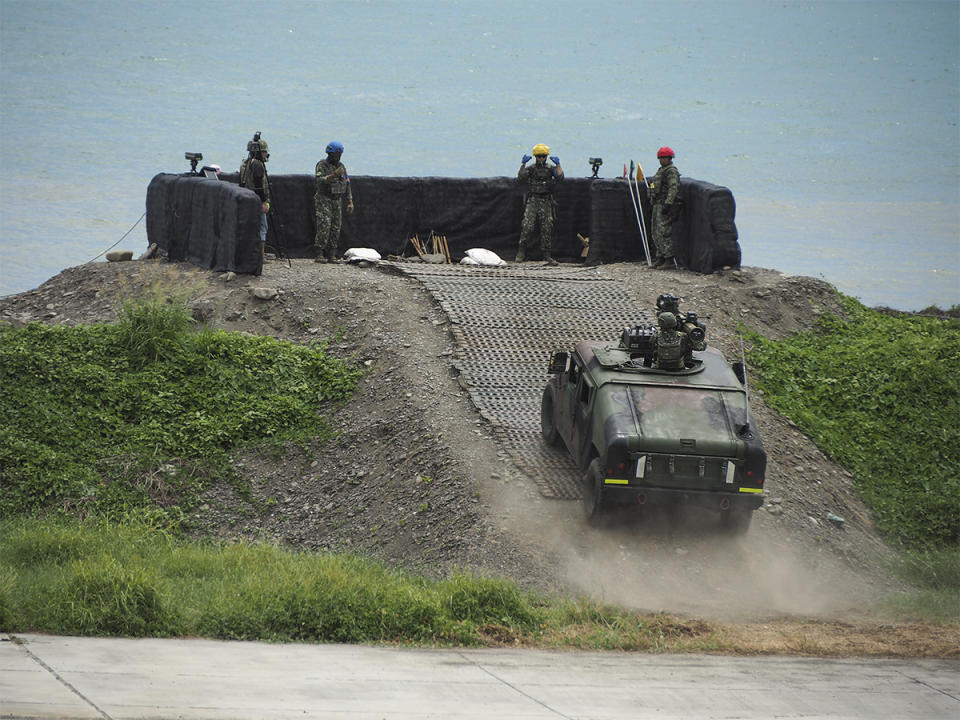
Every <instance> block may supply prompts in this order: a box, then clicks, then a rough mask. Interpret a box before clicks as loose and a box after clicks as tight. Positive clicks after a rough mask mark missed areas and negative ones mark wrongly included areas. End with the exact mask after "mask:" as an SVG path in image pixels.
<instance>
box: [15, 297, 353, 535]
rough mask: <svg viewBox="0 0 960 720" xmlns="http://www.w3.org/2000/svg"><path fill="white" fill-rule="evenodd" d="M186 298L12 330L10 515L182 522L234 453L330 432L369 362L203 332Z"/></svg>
mask: <svg viewBox="0 0 960 720" xmlns="http://www.w3.org/2000/svg"><path fill="white" fill-rule="evenodd" d="M192 324H193V323H192V319H191V317H190V315H189V312H188V310H187V308H186V306H185V304H184V303H182V302H164V301H151V302H141V303H127V304H126V305H125V306H124V307H123V311H122V312H121V316H120V321H119V322H118V323H116V324H114V325H97V326H91V327H74V328H71V327H66V326H56V327H51V326H47V325H43V324H40V323H32V324H30V325H28V326H26V327H24V328H13V327H9V326H0V387H2V388H3V390H2V399H0V470H2V473H3V483H2V486H0V517H7V516H11V515H17V514H21V513H39V512H64V513H67V514H72V515H77V516H89V515H95V516H105V517H112V518H115V519H119V518H129V517H138V518H141V519H147V520H148V521H149V522H151V523H154V524H157V525H159V526H167V527H171V526H175V525H176V524H177V523H178V522H180V519H181V518H182V513H183V510H184V509H185V508H186V507H188V506H189V504H190V503H191V502H193V501H194V500H195V499H196V496H197V493H198V491H199V490H200V489H201V488H202V487H203V486H204V485H205V484H207V483H210V482H221V481H231V480H232V478H231V473H230V471H229V469H228V464H227V462H226V460H227V457H228V453H229V452H230V451H232V450H235V449H237V448H242V447H249V446H253V445H257V444H262V443H265V442H270V443H274V444H280V443H283V442H298V441H305V440H307V439H309V438H314V437H319V438H323V437H324V436H325V435H326V434H327V433H328V432H329V431H328V428H327V424H326V423H325V421H324V419H323V417H322V415H321V412H320V411H321V409H322V408H323V407H324V406H328V405H330V404H335V403H339V402H342V401H344V400H345V399H346V398H348V397H349V395H350V393H351V391H352V389H353V386H354V383H355V381H356V379H357V377H358V376H359V371H357V370H356V369H354V368H352V367H350V366H348V365H346V364H345V363H343V362H342V361H339V360H336V359H334V358H332V357H330V356H329V355H327V354H326V353H325V352H324V348H323V346H319V347H301V346H297V345H293V344H290V343H284V342H280V341H278V340H274V339H273V338H269V337H247V336H243V335H240V334H238V333H228V332H222V331H214V330H209V329H203V330H199V331H193V330H192Z"/></svg>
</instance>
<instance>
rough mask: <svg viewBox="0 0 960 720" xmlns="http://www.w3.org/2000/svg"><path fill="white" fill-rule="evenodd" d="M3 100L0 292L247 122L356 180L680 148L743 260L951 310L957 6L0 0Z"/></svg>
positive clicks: (134, 239)
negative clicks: (717, 201)
mask: <svg viewBox="0 0 960 720" xmlns="http://www.w3.org/2000/svg"><path fill="white" fill-rule="evenodd" d="M0 90H2V100H0V102H2V106H0V118H2V128H0V130H2V135H0V140H2V142H3V147H4V151H3V153H2V158H3V160H2V172H0V198H2V201H0V295H3V294H9V293H14V292H20V291H23V290H26V289H29V288H32V287H35V286H37V285H38V284H40V283H42V282H43V281H44V280H46V279H47V278H49V277H51V276H53V275H55V274H56V273H57V272H59V271H60V270H62V269H63V268H65V267H70V266H73V265H78V264H81V263H84V262H86V261H89V260H91V259H94V258H98V257H100V260H102V257H101V254H102V253H103V252H104V251H105V250H106V249H108V248H109V247H111V246H113V245H115V244H116V245H117V247H119V248H126V249H133V250H134V251H135V252H136V253H139V252H140V251H142V250H143V249H145V248H146V245H147V242H146V231H145V228H144V225H145V223H144V221H143V220H140V218H141V216H142V214H143V213H144V210H145V197H146V188H147V185H148V183H149V182H150V179H151V178H152V177H153V176H154V175H155V174H157V173H159V172H183V171H186V170H188V169H189V165H188V163H187V161H186V160H185V159H184V152H187V151H190V152H202V153H203V158H204V159H203V163H204V164H209V163H216V164H219V165H221V166H222V167H223V168H224V169H225V170H235V169H236V168H237V167H238V166H239V163H240V161H241V159H242V158H243V157H244V155H245V147H246V142H247V140H249V139H250V137H251V136H252V134H253V132H254V131H255V130H261V131H262V132H263V137H264V139H266V140H267V141H268V142H269V143H270V152H271V160H270V165H269V169H270V170H271V172H272V173H274V174H284V173H310V172H312V169H313V166H314V164H315V163H316V161H317V160H318V159H320V158H321V157H323V155H324V152H323V150H324V147H325V146H326V144H327V143H328V142H330V141H331V140H339V141H340V142H342V143H343V144H344V145H345V147H346V150H345V152H344V155H343V159H344V162H345V163H346V165H347V167H348V168H349V170H350V172H351V173H352V174H354V175H397V176H453V177H487V176H502V175H508V176H512V175H514V174H515V173H516V170H517V168H518V167H519V165H520V157H521V156H522V155H523V154H525V153H529V152H530V148H531V147H532V146H533V145H534V144H535V143H539V142H543V143H546V144H548V145H549V146H550V147H551V153H552V154H555V155H558V156H559V157H560V159H561V162H562V164H563V166H564V168H565V170H566V173H567V174H568V175H570V176H576V175H582V176H586V175H589V174H590V168H589V165H588V163H587V159H588V158H589V157H602V158H603V163H604V164H603V166H602V167H601V171H600V175H601V177H614V176H619V175H621V174H622V172H623V166H624V165H629V163H630V162H631V161H634V162H638V163H640V164H641V166H642V167H643V168H644V170H645V172H646V173H647V174H652V172H653V171H654V170H655V169H656V167H657V161H656V158H655V154H656V150H657V148H658V147H660V146H661V145H670V146H671V147H673V148H674V150H675V151H676V153H677V158H676V162H677V166H678V167H679V169H680V171H681V173H682V174H683V175H685V176H687V177H692V178H697V179H701V180H707V181H710V182H713V183H716V184H719V185H724V186H726V187H729V188H730V189H731V190H732V192H733V194H734V196H735V198H736V199H737V217H736V222H737V227H738V230H739V233H740V243H741V247H742V250H743V263H744V264H745V265H758V266H763V267H771V268H776V269H778V270H781V271H783V272H785V273H788V274H804V275H812V276H816V277H822V278H823V279H825V280H827V281H829V282H831V283H833V284H834V285H836V286H837V287H838V288H839V289H840V290H841V291H843V292H846V293H848V294H851V295H854V296H856V297H859V298H860V299H861V300H862V301H863V302H865V303H867V304H870V305H888V306H892V307H896V308H900V309H920V308H923V307H926V306H928V305H930V304H938V305H940V306H941V307H948V306H951V305H954V304H958V303H960V132H958V121H960V3H958V2H957V1H956V0H945V1H942V2H940V1H936V2H933V1H927V2H923V1H919V2H918V1H915V0H913V1H910V2H878V1H862V2H857V1H853V0H835V1H820V2H792V1H783V0H781V1H779V2H767V1H765V0H764V1H755V0H724V1H723V2H720V1H719V0H717V1H715V2H714V1H706V0H690V1H686V2H685V1H683V0H674V1H673V2H669V3H664V2H646V1H638V0H632V1H630V2H618V1H613V0H591V2H589V3H587V2H572V1H567V0H554V1H553V2H539V1H533V2H516V1H515V0H490V1H484V0H474V1H472V2H458V1H456V0H406V1H401V0H338V1H337V2H301V1H298V2H294V1H292V0H274V2H269V3H266V2H256V3H254V2H246V1H244V0H233V1H231V2H223V1H220V0H207V1H204V0H173V1H169V2H163V3H159V2H147V1H146V0H140V1H136V0H134V1H132V2H131V1H130V0H123V1H120V0H69V1H60V0H22V1H21V0H0ZM356 200H357V211H358V212H362V211H363V198H362V197H358V198H357V199H356ZM138 221H139V222H138ZM131 228H132V230H131ZM128 232H129V234H127V233H128ZM124 236H125V237H124ZM121 238H122V239H121Z"/></svg>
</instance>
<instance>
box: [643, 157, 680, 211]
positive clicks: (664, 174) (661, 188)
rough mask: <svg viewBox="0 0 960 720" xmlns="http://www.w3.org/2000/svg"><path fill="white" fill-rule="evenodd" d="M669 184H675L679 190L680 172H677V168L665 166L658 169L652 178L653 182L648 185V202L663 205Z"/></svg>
mask: <svg viewBox="0 0 960 720" xmlns="http://www.w3.org/2000/svg"><path fill="white" fill-rule="evenodd" d="M671 183H675V184H676V186H677V189H678V190H679V186H680V171H679V170H677V166H676V165H667V166H666V167H662V168H659V169H658V170H657V172H656V174H655V175H654V176H653V181H652V182H651V183H650V192H651V197H650V201H651V202H652V203H654V204H658V203H659V204H662V203H665V202H666V201H667V193H668V192H669V190H670V185H671Z"/></svg>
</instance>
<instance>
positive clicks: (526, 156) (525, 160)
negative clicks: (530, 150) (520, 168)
mask: <svg viewBox="0 0 960 720" xmlns="http://www.w3.org/2000/svg"><path fill="white" fill-rule="evenodd" d="M530 160H532V157H531V156H530V155H524V156H523V158H521V160H520V164H521V165H526V164H527V163H528V162H530Z"/></svg>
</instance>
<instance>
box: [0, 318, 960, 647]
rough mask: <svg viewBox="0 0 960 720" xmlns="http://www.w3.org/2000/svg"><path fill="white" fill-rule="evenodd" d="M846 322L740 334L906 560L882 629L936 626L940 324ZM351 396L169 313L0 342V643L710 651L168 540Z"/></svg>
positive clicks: (480, 594) (484, 588)
mask: <svg viewBox="0 0 960 720" xmlns="http://www.w3.org/2000/svg"><path fill="white" fill-rule="evenodd" d="M848 312H849V315H850V318H851V319H850V321H849V322H842V321H840V320H838V319H836V318H825V319H824V320H822V321H821V322H820V323H819V324H818V326H817V327H816V328H815V330H814V331H812V332H811V333H807V334H805V335H801V336H797V337H795V338H791V339H789V340H787V341H785V342H781V343H773V342H769V341H767V340H764V339H763V338H759V337H754V338H753V343H754V349H753V351H752V353H751V357H752V359H753V360H754V362H755V364H756V365H757V367H758V368H759V369H760V372H761V386H762V388H763V390H764V393H765V395H766V397H767V399H768V401H769V402H771V404H773V405H774V406H775V407H778V408H780V409H781V411H782V412H784V414H786V415H788V416H790V417H792V418H793V419H794V420H795V421H796V422H797V423H798V424H799V425H800V426H801V427H802V428H803V429H804V430H805V431H806V432H807V433H809V434H810V435H812V436H813V437H814V438H815V439H816V440H817V442H818V443H820V445H821V447H824V448H825V449H826V450H827V451H828V452H830V453H831V454H832V455H834V457H836V458H837V459H838V460H839V461H840V462H841V463H843V464H844V465H846V466H847V467H849V468H850V469H851V470H852V471H853V472H854V473H855V474H856V476H857V478H858V483H859V487H860V490H861V492H862V493H863V494H864V496H865V497H866V498H867V500H868V502H870V503H871V504H872V505H873V507H874V508H875V510H876V512H877V515H878V517H879V518H880V521H881V524H882V526H883V527H884V529H885V530H886V531H887V532H888V534H889V535H890V536H891V537H893V538H895V539H898V540H900V541H902V542H904V543H906V544H909V545H911V546H912V547H913V548H914V550H912V551H910V552H908V553H906V554H904V555H903V556H902V558H901V561H900V563H898V565H897V567H896V571H897V572H899V573H901V575H902V576H903V577H904V578H905V579H907V580H908V581H909V582H912V583H914V584H916V585H917V586H918V587H920V588H922V591H921V592H920V593H919V594H917V595H914V596H911V597H910V598H907V599H905V600H899V601H898V603H899V604H898V605H897V606H896V609H897V611H898V612H904V613H908V614H911V615H913V614H917V615H921V616H923V617H940V618H945V619H950V620H956V619H957V617H958V616H960V610H958V608H957V602H956V598H957V589H958V588H960V552H958V549H957V545H956V542H957V522H958V517H960V510H958V506H957V504H958V488H957V482H958V480H957V478H958V477H960V472H958V457H957V452H958V450H957V448H958V447H960V442H958V440H960V438H958V433H960V428H958V423H957V422H956V418H957V417H958V402H960V400H958V379H960V367H958V348H960V342H958V333H960V322H958V321H957V320H947V321H943V320H936V319H930V318H901V317H896V316H889V315H887V316H881V315H880V314H879V313H873V312H872V311H867V310H865V309H864V308H862V307H860V306H859V305H858V304H857V303H855V302H853V301H849V303H848ZM358 376H359V372H358V371H357V370H356V369H355V368H353V367H351V366H349V365H347V364H345V363H343V362H340V361H337V360H335V359H333V358H331V357H329V356H328V355H327V354H326V353H325V352H324V346H323V345H320V346H317V347H300V346H296V345H292V344H289V343H283V342H279V341H276V340H273V339H271V338H263V337H247V336H242V335H238V334H233V333H225V332H217V331H212V330H206V329H201V330H199V331H197V330H194V329H193V322H192V320H191V319H190V317H189V314H188V312H187V310H186V307H185V305H184V304H183V303H182V302H168V301H152V302H145V303H128V304H127V305H125V306H124V308H123V312H122V313H121V319H120V321H119V322H118V323H117V324H115V325H98V326H92V327H78V328H68V327H48V326H45V325H41V324H31V325H29V326H27V327H25V328H20V329H14V328H11V327H3V326H0V480H2V482H0V630H2V631H7V632H24V631H42V632H51V633H63V634H81V635H123V636H179V635H201V636H207V637H218V638H230V639H269V640H277V641H289V640H305V641H338V642H398V643H427V644H463V645H472V644H483V645H488V644H511V645H512V644H538V645H541V646H570V647H580V648H592V649H621V650H657V651H662V650H697V651H711V650H719V649H725V648H727V646H726V645H725V644H724V643H725V641H724V640H722V639H721V638H720V636H718V634H717V632H716V631H715V630H714V629H713V628H711V627H710V626H708V625H705V624H704V623H699V622H684V621H678V620H676V619H671V618H667V617H663V616H652V617H651V616H644V615H637V614H635V613H630V612H628V611H625V610H622V609H617V608H610V607H606V606H603V605H598V604H596V603H592V602H588V601H571V600H568V599H549V598H545V597H542V596H539V595H537V594H533V593H526V592H523V591H521V590H519V589H518V587H517V586H516V585H515V584H513V583H510V582H506V581H503V580H498V579H489V578H483V577H477V576H474V575H471V574H469V573H465V572H458V573H454V574H453V575H452V576H450V577H447V578H445V579H443V580H439V581H430V580H426V579H424V578H419V577H415V576H411V575H408V574H405V573H402V572H398V571H393V570H389V569H387V568H385V567H383V566H382V565H380V564H378V563H376V562H373V561H371V560H368V559H363V558H359V557H353V556H336V555H329V554H316V553H305V552H292V551H286V550H283V549H281V548H278V547H276V546H274V545H269V544H248V543H235V544H225V543H216V542H191V541H188V540H186V539H185V538H184V537H183V535H182V534H181V533H180V532H179V528H180V527H181V522H182V518H183V517H184V511H185V510H188V509H189V508H190V506H191V504H192V503H195V502H196V501H197V498H198V497H199V494H200V492H201V491H202V490H203V489H204V488H205V487H207V486H209V485H210V484H211V483H217V482H231V483H235V482H236V479H235V478H234V477H233V476H232V474H231V471H230V469H229V463H228V456H229V454H230V453H231V452H233V451H234V450H236V449H239V448H244V447H251V446H256V445H262V444H264V443H267V444H268V447H272V448H278V447H280V446H282V445H283V444H285V443H291V442H293V443H296V442H306V441H308V440H310V439H313V438H319V439H323V438H324V437H325V436H327V435H328V434H329V432H330V430H329V427H328V425H327V423H326V422H325V421H324V418H323V414H322V413H323V411H324V410H325V409H326V408H330V407H334V406H336V405H337V404H338V403H342V402H345V401H346V400H347V399H348V398H349V396H350V393H351V392H352V389H353V387H354V384H355V382H356V380H357V378H358ZM905 400H910V401H909V402H907V401H905ZM951 419H952V421H951ZM423 482H425V483H429V482H431V480H430V478H423Z"/></svg>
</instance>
